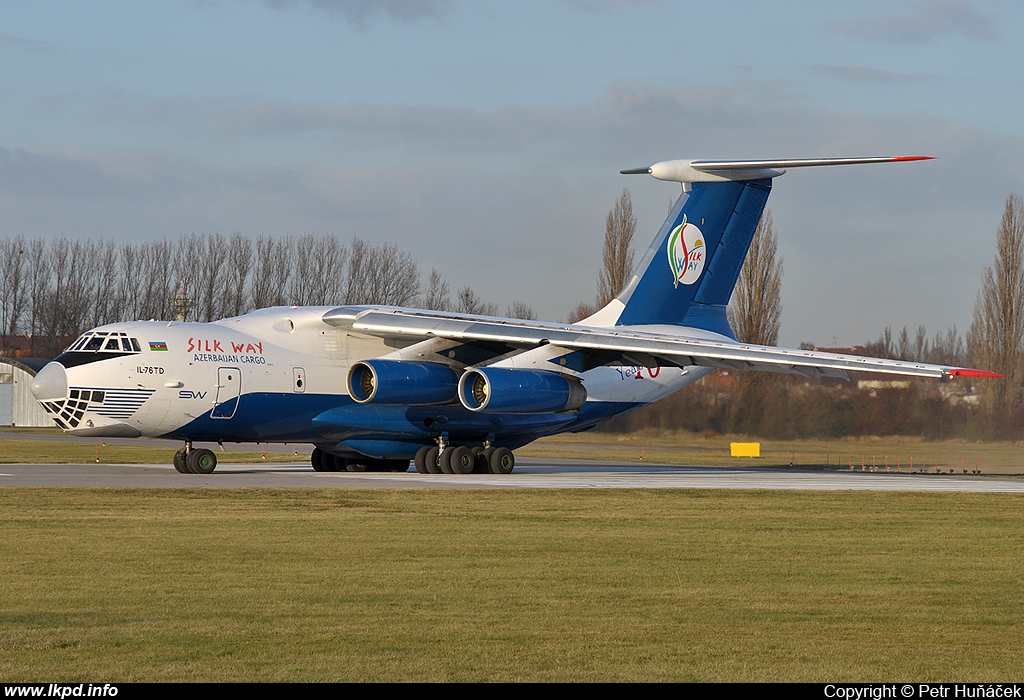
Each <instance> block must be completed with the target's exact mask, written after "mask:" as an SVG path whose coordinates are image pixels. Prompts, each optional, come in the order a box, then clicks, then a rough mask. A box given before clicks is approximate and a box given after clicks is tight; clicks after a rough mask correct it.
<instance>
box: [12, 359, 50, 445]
mask: <svg viewBox="0 0 1024 700" xmlns="http://www.w3.org/2000/svg"><path fill="white" fill-rule="evenodd" d="M48 361H49V360H42V359H38V358H30V357H23V358H18V359H15V358H13V357H0V427H16V428H50V427H53V420H52V419H51V418H50V417H49V416H48V415H46V412H44V411H43V408H42V406H40V405H39V403H38V402H37V401H36V399H35V397H34V396H32V391H31V390H30V389H29V384H30V383H31V382H32V378H33V377H35V376H36V373H37V372H38V371H39V370H41V369H42V368H43V365H45V364H46V363H47V362H48Z"/></svg>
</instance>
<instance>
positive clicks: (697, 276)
mask: <svg viewBox="0 0 1024 700" xmlns="http://www.w3.org/2000/svg"><path fill="white" fill-rule="evenodd" d="M928 159H929V157H928V156H898V157H879V158H817V159H807V160H771V161H768V160H761V161H751V160H741V161H698V160H690V161H688V160H672V161H664V162H661V163H655V164H654V165H652V166H651V167H649V168H640V169H636V170H623V171H622V172H623V173H624V174H649V175H652V176H653V177H656V178H658V179H660V180H671V181H675V182H680V183H682V184H683V189H684V192H683V194H682V196H680V198H679V200H678V201H677V202H676V203H675V205H674V206H673V207H672V211H671V212H670V213H669V215H668V218H667V219H666V220H665V223H664V224H662V226H661V229H660V230H659V231H658V235H657V236H655V238H654V242H653V243H651V246H650V247H649V248H648V249H647V252H646V253H645V254H644V256H643V258H641V260H640V263H639V265H637V268H636V271H635V272H634V274H633V277H632V278H631V279H630V281H629V282H628V283H627V284H626V286H625V288H624V289H623V290H622V291H621V292H620V293H619V295H618V296H617V297H616V299H615V300H613V301H612V303H611V304H609V306H608V307H606V308H605V309H602V310H601V311H599V312H598V313H597V314H595V315H594V316H592V317H591V319H593V321H594V322H595V325H598V323H597V322H599V321H600V322H603V323H601V324H600V325H605V324H607V325H613V324H614V325H618V326H624V325H640V324H653V323H658V324H673V325H682V326H688V327H694V328H704V329H706V330H710V331H714V332H716V333H720V334H722V335H726V336H729V337H733V333H732V329H731V328H729V322H728V320H727V319H726V305H727V304H728V303H729V297H731V296H732V290H733V287H735V286H736V280H737V278H738V277H739V274H740V269H741V268H742V267H743V261H744V260H745V259H746V256H747V250H748V249H749V248H750V242H751V240H752V239H753V237H754V230H755V229H756V228H757V223H758V221H759V220H760V219H761V213H762V212H763V211H764V206H765V203H766V202H767V201H768V195H769V193H770V192H771V188H772V178H775V177H778V176H779V175H782V174H783V173H785V172H786V170H785V168H798V167H808V166H818V165H851V164H858V163H891V162H899V161H911V160H928ZM616 307H617V308H616ZM620 310H621V311H620ZM613 316H617V317H616V318H615V320H614V321H612V317H613ZM586 322H587V321H584V323H586Z"/></svg>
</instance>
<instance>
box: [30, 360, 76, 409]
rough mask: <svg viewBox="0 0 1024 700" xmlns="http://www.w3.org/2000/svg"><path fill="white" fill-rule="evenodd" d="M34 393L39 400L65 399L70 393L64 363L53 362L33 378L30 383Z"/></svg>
mask: <svg viewBox="0 0 1024 700" xmlns="http://www.w3.org/2000/svg"><path fill="white" fill-rule="evenodd" d="M29 389H31V390H32V395H33V396H35V397H36V400H37V401H52V400H54V399H63V398H66V397H67V395H68V375H67V372H65V371H64V365H62V364H60V363H59V362H51V363H49V364H48V365H46V366H45V367H43V368H42V369H41V370H39V374H37V375H36V376H35V378H33V379H32V382H31V384H29Z"/></svg>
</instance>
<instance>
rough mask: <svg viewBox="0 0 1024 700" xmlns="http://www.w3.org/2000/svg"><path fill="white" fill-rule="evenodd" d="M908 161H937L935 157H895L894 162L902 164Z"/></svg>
mask: <svg viewBox="0 0 1024 700" xmlns="http://www.w3.org/2000/svg"><path fill="white" fill-rule="evenodd" d="M907 160H935V156H894V157H893V159H892V161H893V162H894V163H900V162H903V161H907Z"/></svg>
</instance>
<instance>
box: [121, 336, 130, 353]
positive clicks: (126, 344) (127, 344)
mask: <svg viewBox="0 0 1024 700" xmlns="http://www.w3.org/2000/svg"><path fill="white" fill-rule="evenodd" d="M121 349H122V350H124V351H125V352H131V351H132V344H131V343H130V342H129V341H128V339H127V338H121Z"/></svg>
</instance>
